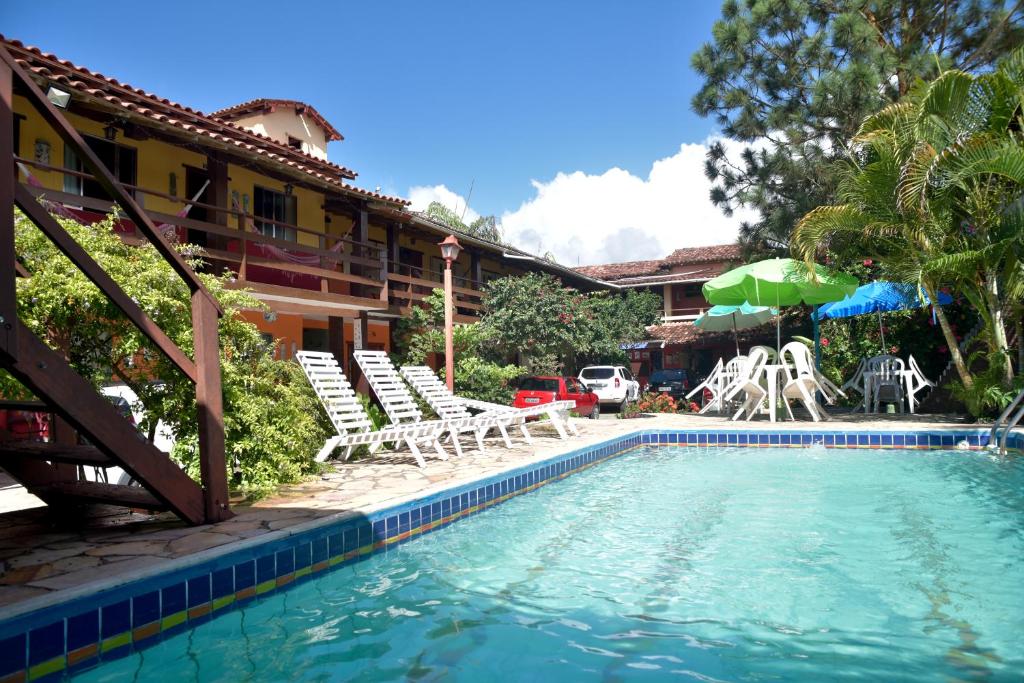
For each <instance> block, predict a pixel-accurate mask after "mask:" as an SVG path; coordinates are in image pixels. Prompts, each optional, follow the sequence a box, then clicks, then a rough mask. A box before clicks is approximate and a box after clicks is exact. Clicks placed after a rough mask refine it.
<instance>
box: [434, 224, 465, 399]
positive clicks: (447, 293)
mask: <svg viewBox="0 0 1024 683" xmlns="http://www.w3.org/2000/svg"><path fill="white" fill-rule="evenodd" d="M438 246H439V247H441V258H443V259H444V379H445V382H447V383H448V391H451V392H454V391H455V341H454V337H453V324H454V320H453V318H454V305H453V298H454V297H453V294H452V261H454V260H455V259H457V258H459V252H460V251H461V250H462V245H460V244H459V240H457V239H455V235H448V236H447V237H445V238H444V241H443V242H441V243H440V244H438Z"/></svg>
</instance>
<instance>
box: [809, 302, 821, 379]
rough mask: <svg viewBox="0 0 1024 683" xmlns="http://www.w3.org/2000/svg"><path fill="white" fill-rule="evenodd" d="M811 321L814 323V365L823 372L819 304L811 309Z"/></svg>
mask: <svg viewBox="0 0 1024 683" xmlns="http://www.w3.org/2000/svg"><path fill="white" fill-rule="evenodd" d="M811 322H812V323H813V324H814V367H815V368H817V369H818V372H821V326H820V323H819V322H818V304H814V310H812V311H811Z"/></svg>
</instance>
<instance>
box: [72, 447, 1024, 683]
mask: <svg viewBox="0 0 1024 683" xmlns="http://www.w3.org/2000/svg"><path fill="white" fill-rule="evenodd" d="M1021 558H1024V462H1022V460H1021V459H1020V458H1008V459H999V458H993V457H991V456H990V455H988V454H986V453H984V452H977V451H941V450H932V451H915V452H907V451H889V450H866V449H847V450H835V449H830V450H827V451H826V450H825V449H824V448H820V447H811V448H799V449H793V448H787V449H783V448H759V449H747V448H733V447H719V448H715V449H703V448H693V447H680V446H667V447H666V446H663V447H656V446H640V447H639V448H636V449H634V450H633V451H631V452H630V453H628V454H626V455H623V456H621V457H618V458H615V459H613V460H610V461H608V462H607V463H605V464H602V465H601V466H600V467H596V468H592V469H590V470H588V471H586V472H584V473H581V474H579V475H577V476H574V477H571V478H569V479H565V480H563V481H560V482H557V483H553V484H551V485H549V486H545V487H543V488H540V489H539V490H537V491H534V492H532V493H531V494H530V495H527V496H520V497H517V498H514V499H511V500H509V501H508V502H506V503H505V504H503V505H501V506H497V507H494V508H492V509H489V510H487V511H485V512H483V513H481V514H478V515H475V516H472V517H468V518H467V519H464V520H462V521H460V522H459V523H458V524H455V525H452V526H449V527H447V528H445V529H441V530H438V531H436V532H434V533H432V534H429V535H425V536H422V537H419V538H416V539H414V540H412V541H410V542H408V543H405V544H402V545H396V546H394V547H393V548H392V550H390V551H389V552H387V553H383V554H379V555H375V556H373V557H370V558H368V559H366V560H365V561H362V562H357V563H354V564H351V565H348V566H345V567H340V568H338V569H337V570H335V571H333V572H329V573H324V574H322V575H320V576H317V577H315V578H313V579H311V580H309V581H307V582H306V583H303V584H302V585H300V586H296V587H294V588H292V589H290V590H288V591H283V592H278V593H274V594H272V595H270V596H269V597H267V598H265V599H262V600H257V601H255V602H251V603H249V604H248V605H246V606H245V607H243V608H241V609H239V610H236V611H233V612H230V613H226V614H223V615H221V616H219V617H218V618H216V619H213V620H212V621H209V622H207V623H205V624H202V625H199V626H197V627H195V628H192V629H189V630H185V631H182V632H180V633H178V634H177V635H174V636H171V637H167V638H166V639H165V640H163V642H160V643H159V644H157V645H154V646H153V647H150V648H148V649H146V650H144V651H142V652H138V653H134V654H131V655H129V656H127V657H124V658H122V659H119V660H115V661H112V662H107V663H104V664H103V665H102V666H100V667H99V668H96V669H92V670H89V671H86V672H84V673H82V674H81V675H80V676H79V677H78V678H76V680H82V681H125V680H140V681H141V680H183V679H192V680H197V681H238V680H252V681H278V680H285V679H287V680H297V681H313V680H318V681H319V680H350V679H356V678H358V679H359V680H368V681H373V680H398V679H416V680H439V679H445V680H465V681H476V680H482V679H491V680H567V681H568V680H592V679H595V678H602V679H607V680H620V679H631V678H652V677H666V678H667V677H669V676H670V675H672V676H674V677H681V678H683V679H684V680H686V679H690V680H765V679H773V680H824V679H827V680H853V679H861V680H935V679H941V678H947V679H948V678H957V679H964V680H967V679H973V678H984V679H986V680H1020V678H1021V676H1022V675H1024V589H1022V588H1021V586H1024V560H1022V559H1021Z"/></svg>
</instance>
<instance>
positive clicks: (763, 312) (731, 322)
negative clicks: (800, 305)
mask: <svg viewBox="0 0 1024 683" xmlns="http://www.w3.org/2000/svg"><path fill="white" fill-rule="evenodd" d="M778 314H779V309H777V308H769V307H768V306H751V305H750V304H749V303H747V302H746V301H744V302H743V303H742V304H740V305H739V306H712V307H711V308H709V309H708V310H706V311H704V312H703V313H701V314H700V316H699V317H698V318H697V319H696V320H694V321H693V324H694V325H695V326H696V327H697V328H698V329H699V330H701V331H703V332H727V331H728V330H732V334H733V339H734V340H735V342H736V355H737V356H738V355H740V339H739V330H749V329H751V328H753V327H759V326H761V325H764V324H765V323H766V322H768V321H769V320H771V319H772V317H773V316H776V315H778Z"/></svg>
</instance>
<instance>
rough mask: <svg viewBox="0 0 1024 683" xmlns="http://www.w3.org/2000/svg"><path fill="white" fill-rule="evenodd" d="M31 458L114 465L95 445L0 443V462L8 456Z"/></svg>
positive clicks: (97, 465)
mask: <svg viewBox="0 0 1024 683" xmlns="http://www.w3.org/2000/svg"><path fill="white" fill-rule="evenodd" d="M12 455H13V456H15V457H22V458H30V459H32V460H48V461H50V462H63V463H68V464H71V465H94V466H96V467H113V466H114V465H115V463H114V462H112V461H111V460H110V458H108V457H107V456H106V455H105V454H104V453H102V452H101V451H100V450H99V449H98V448H96V447H95V446H67V445H62V444H55V443H40V442H38V441H8V442H3V443H0V464H2V463H3V459H4V458H5V457H8V456H12Z"/></svg>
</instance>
